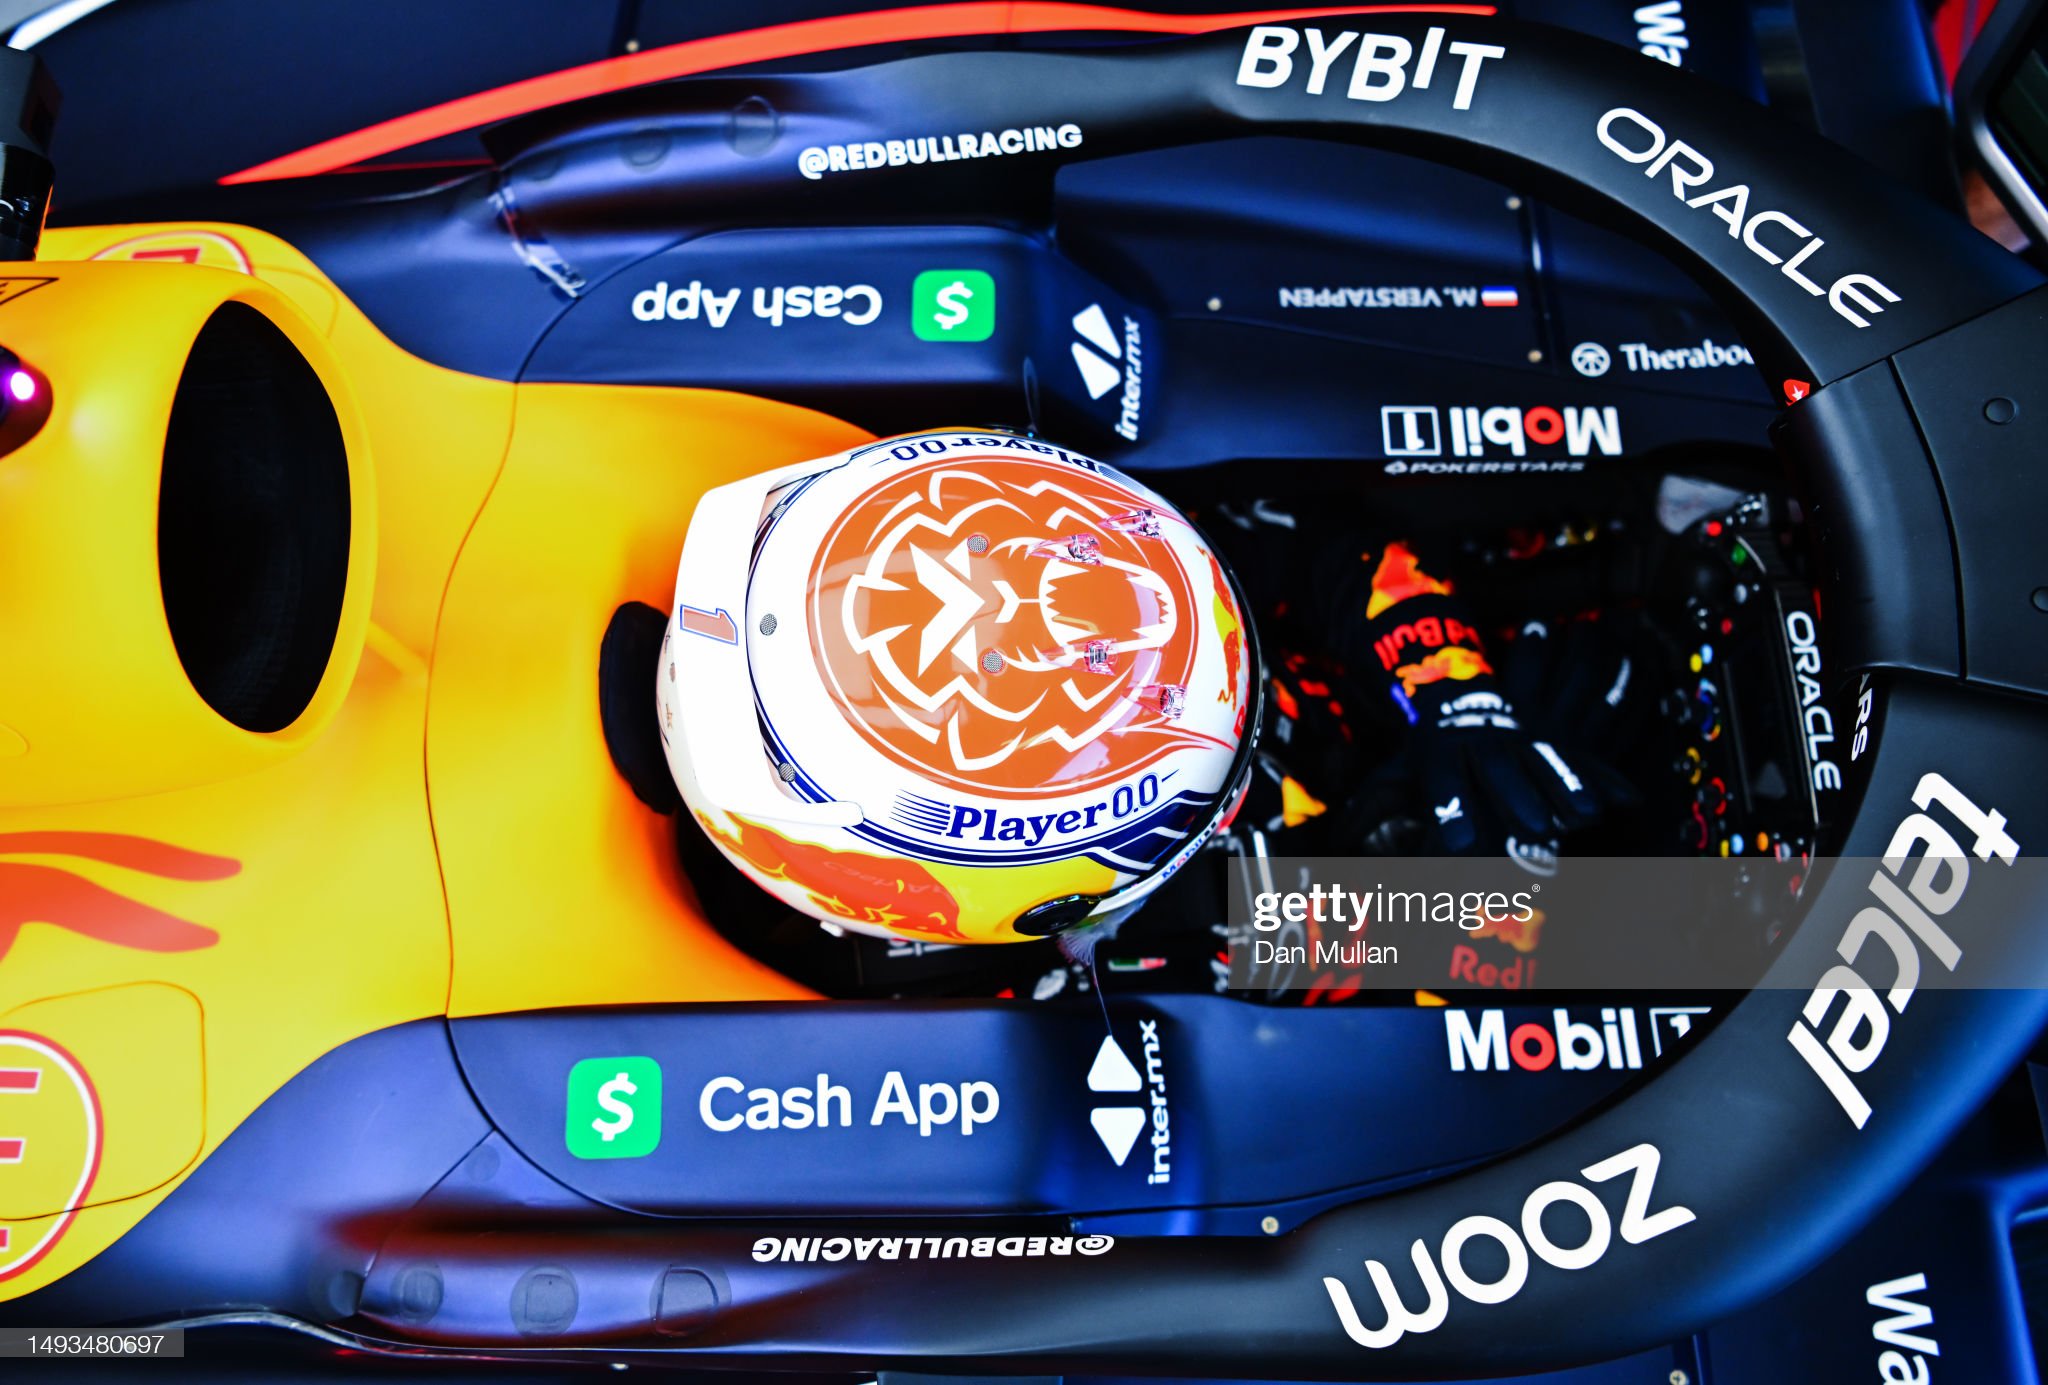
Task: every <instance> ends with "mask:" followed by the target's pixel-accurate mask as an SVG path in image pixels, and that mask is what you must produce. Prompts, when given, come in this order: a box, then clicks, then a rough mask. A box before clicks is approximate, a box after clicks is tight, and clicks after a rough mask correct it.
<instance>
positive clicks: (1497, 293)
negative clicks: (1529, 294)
mask: <svg viewBox="0 0 2048 1385" xmlns="http://www.w3.org/2000/svg"><path fill="white" fill-rule="evenodd" d="M1521 303H1522V296H1521V295H1520V294H1518V293H1516V292H1515V290H1514V289H1513V287H1511V286H1510V287H1502V286H1500V285H1489V286H1488V287H1486V288H1483V289H1481V290H1479V306H1481V307H1482V308H1517V307H1520V306H1521Z"/></svg>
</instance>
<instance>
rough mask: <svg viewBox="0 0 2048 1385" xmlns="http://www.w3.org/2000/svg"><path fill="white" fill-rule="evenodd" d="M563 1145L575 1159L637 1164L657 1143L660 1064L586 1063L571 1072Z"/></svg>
mask: <svg viewBox="0 0 2048 1385" xmlns="http://www.w3.org/2000/svg"><path fill="white" fill-rule="evenodd" d="M566 1111H567V1114H566V1115H565V1117H564V1118H563V1125H562V1139H563V1142H564V1143H566V1144H567V1145H568V1147H569V1152H570V1153H571V1154H573V1155H575V1156H576V1157H577V1158H578V1159H638V1158H640V1157H641V1156H643V1155H647V1154H652V1153H653V1152H654V1150H655V1147H656V1146H657V1145H659V1144H660V1143H661V1064H659V1063H657V1062H655V1061H654V1059H652V1058H585V1059H584V1060H583V1061H582V1062H580V1063H578V1064H577V1065H576V1066H575V1067H573V1068H571V1069H569V1091H568V1103H567V1107H566Z"/></svg>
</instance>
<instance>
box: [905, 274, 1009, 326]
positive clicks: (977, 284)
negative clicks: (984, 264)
mask: <svg viewBox="0 0 2048 1385" xmlns="http://www.w3.org/2000/svg"><path fill="white" fill-rule="evenodd" d="M910 330H911V331H913V332H915V333H917V335H918V339H919V340H921V341H987V340H988V339H989V338H990V337H991V336H993V335H994V334H995V330H996V281H995V280H994V279H992V278H990V277H989V275H988V274H987V273H986V272H984V271H982V270H979V269H927V270H926V271H925V272H924V273H922V274H920V275H918V276H917V278H916V280H915V281H913V282H912V284H911V286H910Z"/></svg>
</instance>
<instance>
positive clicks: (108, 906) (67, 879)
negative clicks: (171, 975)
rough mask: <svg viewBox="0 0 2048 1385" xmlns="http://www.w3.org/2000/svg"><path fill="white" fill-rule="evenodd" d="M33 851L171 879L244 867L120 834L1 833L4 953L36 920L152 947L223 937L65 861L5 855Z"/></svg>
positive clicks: (174, 947)
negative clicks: (52, 862) (78, 870)
mask: <svg viewBox="0 0 2048 1385" xmlns="http://www.w3.org/2000/svg"><path fill="white" fill-rule="evenodd" d="M30 855H33V856H71V857H76V858H78V859H81V860H87V861H97V862H100V863H101V864H103V865H109V866H116V867H119V868H120V869H123V870H131V871H138V872H140V873H142V874H145V875H153V876H157V877H158V878H160V879H165V880H225V879H227V878H228V877H229V876H232V875H234V874H236V873H238V872H239V871H240V870H241V869H242V863H241V862H239V861H236V860H233V859H231V858H229V857H226V856H208V855H205V854H202V853H200V852H197V851H188V850H186V849H185V848H183V847H178V846H172V845H170V844H169V843H168V842H160V841H156V840H154V839H152V838H149V837H132V836H127V835H125V834H122V833H118V832H0V959H4V958H5V957H6V955H7V951H8V949H9V948H11V947H12V946H13V945H14V940H15V938H16V937H17V936H19V934H20V932H21V930H22V928H23V927H24V926H25V925H27V924H31V923H46V924H50V925H52V926H54V927H57V928H62V929H65V930H67V931H69V932H72V933H77V934H79V935H81V936H83V937H88V938H96V939H98V940H99V941H101V942H106V943H112V944H114V945H115V946H117V947H132V948H138V949H140V950H142V951H145V952H190V951H193V950H194V949H196V948H202V947H212V946H213V945H214V943H216V942H217V941H219V939H220V935H219V934H218V933H216V932H214V931H213V930H212V929H211V928H207V927H205V926H204V925H202V924H197V923H191V922H188V921H187V920H185V919H181V918H179V917H178V916H177V915H175V914H170V913H166V912H165V911H164V910H162V909H156V908H152V907H151V906H149V905H147V904H144V903H142V902H140V901H139V900H134V899H130V898H128V897H127V896H126V895H123V894H119V893H117V892H115V891H114V890H110V889H108V888H107V887H106V886H104V885H99V884H96V883H94V882H93V881H91V880H88V879H86V878H85V877H84V876H82V875H79V874H77V873H75V872H73V871H69V870H65V869H64V868H63V867H61V866H51V865H43V864H42V863H40V862H36V861H10V860H7V859H5V858H6V857H8V856H30Z"/></svg>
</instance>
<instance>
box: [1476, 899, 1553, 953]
mask: <svg viewBox="0 0 2048 1385" xmlns="http://www.w3.org/2000/svg"><path fill="white" fill-rule="evenodd" d="M1472 936H1473V937H1475V938H1495V939H1498V940H1499V941H1501V942H1504V943H1506V944H1507V945H1508V946H1509V947H1511V948H1513V949H1514V950H1515V951H1517V952H1534V951H1535V950H1536V944H1537V943H1538V941H1539V940H1540V939H1541V938H1542V936H1543V911H1542V910H1541V909H1531V910H1530V911H1529V916H1528V917H1527V918H1526V919H1525V918H1521V917H1519V916H1518V915H1517V914H1515V913H1514V912H1513V911H1512V910H1508V911H1504V912H1500V913H1491V912H1489V913H1487V914H1486V915H1484V916H1483V917H1482V918H1481V919H1480V921H1479V926H1478V927H1477V928H1474V929H1473V930H1472Z"/></svg>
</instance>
